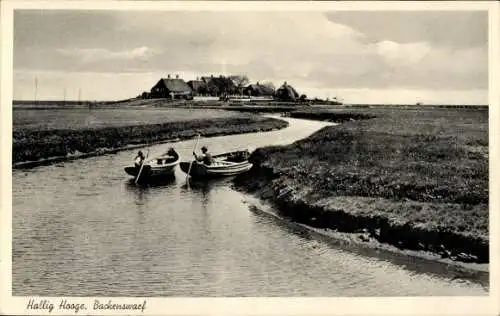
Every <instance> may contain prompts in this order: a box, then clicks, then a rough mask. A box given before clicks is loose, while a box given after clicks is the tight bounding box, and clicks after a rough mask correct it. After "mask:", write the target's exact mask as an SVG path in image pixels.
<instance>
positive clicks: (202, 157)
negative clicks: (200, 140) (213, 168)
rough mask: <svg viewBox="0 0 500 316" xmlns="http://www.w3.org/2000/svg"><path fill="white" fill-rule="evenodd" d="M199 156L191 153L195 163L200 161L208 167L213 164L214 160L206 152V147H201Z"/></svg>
mask: <svg viewBox="0 0 500 316" xmlns="http://www.w3.org/2000/svg"><path fill="white" fill-rule="evenodd" d="M201 152H202V154H201V155H199V156H198V155H196V153H195V152H194V151H193V155H194V157H195V159H196V160H197V161H202V162H203V163H204V164H205V165H207V166H210V165H211V164H213V163H214V158H213V157H212V155H211V154H210V153H209V152H208V149H207V147H205V146H203V147H201Z"/></svg>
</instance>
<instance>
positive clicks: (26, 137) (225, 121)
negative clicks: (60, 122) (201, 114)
mask: <svg viewBox="0 0 500 316" xmlns="http://www.w3.org/2000/svg"><path fill="white" fill-rule="evenodd" d="M179 111H182V110H179ZM286 126H287V123H286V122H284V121H281V120H276V119H271V118H264V117H259V116H254V115H245V114H238V115H226V117H215V118H192V119H191V120H187V119H186V120H181V121H172V120H169V121H168V122H165V123H156V124H147V123H144V124H140V125H124V124H121V123H120V124H117V125H116V126H104V127H103V126H99V127H95V126H93V127H92V128H84V127H82V126H81V125H75V127H74V128H59V129H58V128H50V129H43V128H40V129H34V128H33V127H32V126H31V125H30V126H28V127H25V128H23V126H22V125H17V126H15V128H14V132H13V157H12V158H13V163H14V166H16V163H20V162H26V161H39V160H43V159H49V158H53V157H68V156H74V155H82V154H83V156H85V154H88V153H99V152H100V153H106V152H110V151H113V149H117V148H124V147H125V146H127V145H134V144H152V143H155V142H160V141H164V140H170V139H186V138H191V137H194V136H196V135H197V134H198V133H199V134H201V135H203V136H205V137H209V136H220V135H228V134H240V133H251V132H259V131H269V130H274V129H279V128H283V127H286ZM18 165H19V164H18ZM29 165H30V166H31V165H33V164H29ZM35 165H36V164H35Z"/></svg>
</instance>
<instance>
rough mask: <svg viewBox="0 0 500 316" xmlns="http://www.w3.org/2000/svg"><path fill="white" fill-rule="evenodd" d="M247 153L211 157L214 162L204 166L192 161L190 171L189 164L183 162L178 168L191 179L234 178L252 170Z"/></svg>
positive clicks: (201, 163)
mask: <svg viewBox="0 0 500 316" xmlns="http://www.w3.org/2000/svg"><path fill="white" fill-rule="evenodd" d="M248 156H249V152H248V151H246V150H244V151H233V152H228V153H223V154H219V155H215V156H212V158H213V159H214V162H213V163H212V164H210V165H206V164H204V163H203V162H200V161H193V162H192V166H191V170H189V165H190V164H191V162H190V161H189V162H188V161H183V162H181V163H180V164H179V167H180V168H181V170H182V171H183V172H184V173H188V172H189V175H190V176H191V177H192V178H197V179H200V178H217V177H225V176H234V175H237V174H240V173H244V172H247V171H248V170H250V168H252V164H251V163H250V162H248Z"/></svg>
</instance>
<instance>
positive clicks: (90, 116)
mask: <svg viewBox="0 0 500 316" xmlns="http://www.w3.org/2000/svg"><path fill="white" fill-rule="evenodd" d="M236 116H237V114H235V113H233V112H229V111H217V110H209V109H207V110H203V111H200V110H196V109H175V108H135V109H134V108H121V109H120V108H117V109H93V110H90V111H89V110H88V109H85V108H69V109H64V108H58V109H43V110H39V109H14V111H13V113H12V119H13V128H14V131H16V130H38V131H42V130H61V129H73V130H76V129H98V128H102V127H120V126H132V125H147V124H158V123H168V122H182V121H190V120H196V119H213V118H228V117H236Z"/></svg>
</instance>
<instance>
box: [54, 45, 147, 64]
mask: <svg viewBox="0 0 500 316" xmlns="http://www.w3.org/2000/svg"><path fill="white" fill-rule="evenodd" d="M56 52H58V53H60V54H62V55H65V56H74V57H78V58H80V60H81V61H82V62H84V63H93V62H99V61H104V60H113V59H122V60H134V59H137V60H147V59H148V58H149V57H151V56H153V55H154V54H155V53H157V52H155V51H153V50H152V49H150V48H148V47H145V46H141V47H136V48H133V49H130V50H124V51H117V52H114V51H110V50H108V49H106V48H73V49H66V48H58V49H56Z"/></svg>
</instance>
